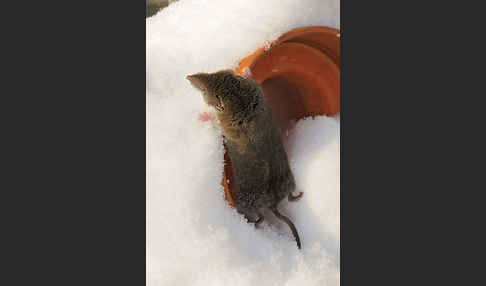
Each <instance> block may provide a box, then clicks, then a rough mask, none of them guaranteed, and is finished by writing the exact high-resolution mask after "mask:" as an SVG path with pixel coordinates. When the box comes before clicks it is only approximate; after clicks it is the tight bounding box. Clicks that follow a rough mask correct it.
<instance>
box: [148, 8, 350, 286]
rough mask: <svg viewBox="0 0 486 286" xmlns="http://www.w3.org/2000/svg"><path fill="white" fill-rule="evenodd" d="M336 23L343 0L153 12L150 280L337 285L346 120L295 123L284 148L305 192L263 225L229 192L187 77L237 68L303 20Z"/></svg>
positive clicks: (214, 138)
mask: <svg viewBox="0 0 486 286" xmlns="http://www.w3.org/2000/svg"><path fill="white" fill-rule="evenodd" d="M311 25H321V26H330V27H335V28H339V1H336V0H265V1H262V0H231V1H229V0H211V1H208V0H207V1H204V0H193V1H191V0H181V1H178V2H175V3H174V4H172V5H170V6H169V7H168V8H166V9H164V10H162V11H160V12H159V13H158V14H157V15H155V16H153V17H151V18H148V19H147V24H146V26H147V70H146V75H147V94H146V96H147V105H146V110H147V119H146V120H147V153H146V158H147V179H146V180H147V191H146V192H147V214H146V216H147V225H146V226H147V239H146V242H147V244H146V257H147V277H146V279H147V285H300V286H302V285H339V276H340V269H339V247H340V242H339V241H340V225H339V211H340V210H339V176H340V173H339V168H340V167H339V164H340V162H339V146H340V141H339V124H340V123H339V119H338V118H328V117H323V116H322V117H316V118H315V119H314V120H312V119H306V120H301V121H298V122H297V124H296V126H295V128H294V129H293V130H291V131H290V132H289V135H288V137H287V140H286V142H285V143H286V147H287V150H288V154H289V160H290V164H291V168H292V170H293V172H294V175H295V179H296V183H297V187H298V190H299V191H303V192H304V196H303V198H302V199H301V200H300V201H298V202H296V203H288V202H286V201H284V202H282V203H281V204H280V205H279V209H280V210H281V212H282V213H283V214H285V215H288V216H289V217H290V218H291V219H292V220H293V222H294V223H295V225H296V227H297V229H298V231H299V234H300V237H301V240H302V250H301V251H299V250H298V249H297V247H296V245H295V241H294V240H293V238H292V234H291V232H290V230H289V229H288V227H287V225H285V224H283V223H281V222H279V221H278V220H277V219H275V218H274V217H273V216H272V215H270V214H269V215H267V216H266V217H265V219H266V220H265V221H264V222H263V224H262V227H261V228H258V229H255V227H254V226H253V225H252V224H248V223H246V220H245V219H244V218H243V217H242V216H240V215H239V214H237V213H236V211H235V210H234V209H233V208H231V207H230V206H229V204H228V203H227V202H226V201H225V200H224V192H223V188H222V186H221V185H220V182H221V178H222V168H223V146H222V141H221V134H220V132H219V131H218V129H217V128H216V127H215V126H214V122H213V121H211V120H209V121H205V122H201V121H200V120H199V119H198V117H199V115H200V114H201V113H203V112H212V110H211V109H210V108H208V107H207V106H206V105H205V104H204V103H203V100H202V97H201V94H200V93H199V92H198V91H196V90H195V89H194V88H192V87H191V86H190V84H189V83H188V81H187V80H186V79H185V76H186V75H188V74H192V73H196V72H214V71H217V70H219V69H223V68H234V67H236V66H237V63H238V61H239V60H240V59H241V58H243V57H244V56H246V55H248V54H250V53H252V52H253V51H254V50H256V49H257V48H258V47H260V46H262V45H264V44H266V43H268V42H269V41H271V40H274V39H276V38H277V37H278V36H279V35H280V34H282V33H284V32H286V31H288V30H291V29H293V28H296V27H302V26H311Z"/></svg>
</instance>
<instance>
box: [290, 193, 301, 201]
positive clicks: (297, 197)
mask: <svg viewBox="0 0 486 286" xmlns="http://www.w3.org/2000/svg"><path fill="white" fill-rule="evenodd" d="M303 195H304V192H300V193H299V194H298V195H297V196H293V195H292V193H290V194H289V197H288V199H289V202H296V201H298V200H300V198H302V196H303Z"/></svg>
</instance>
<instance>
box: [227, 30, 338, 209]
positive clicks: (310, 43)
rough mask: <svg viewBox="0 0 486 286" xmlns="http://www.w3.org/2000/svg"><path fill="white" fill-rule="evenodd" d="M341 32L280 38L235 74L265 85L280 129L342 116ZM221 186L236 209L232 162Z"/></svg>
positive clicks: (297, 32) (243, 63) (294, 33)
mask: <svg viewBox="0 0 486 286" xmlns="http://www.w3.org/2000/svg"><path fill="white" fill-rule="evenodd" d="M340 43H341V42H340V32H339V30H336V29H332V28H328V27H315V26H314V27H303V28H297V29H294V30H291V31H289V32H287V33H285V34H283V35H282V36H280V37H279V38H278V39H277V40H276V41H275V42H273V43H272V44H271V45H270V48H269V49H265V48H264V47H261V48H260V49H258V50H257V51H255V52H254V53H253V54H252V55H250V56H248V57H246V58H244V59H242V60H241V61H240V64H239V66H238V68H237V69H236V73H238V74H240V75H244V74H246V73H248V70H249V71H250V73H248V74H249V75H250V76H251V77H252V78H253V79H254V80H256V81H257V82H258V83H260V84H261V85H262V88H263V91H264V94H265V97H266V98H267V99H268V100H269V102H270V104H271V106H272V111H273V115H274V117H275V118H276V120H277V122H278V124H279V126H280V128H281V129H282V130H285V129H287V128H288V122H289V121H290V120H291V119H301V118H304V117H308V116H315V115H335V114H337V113H339V110H340V98H339V96H340V63H341V60H340ZM224 158H225V165H224V175H223V181H222V185H223V186H224V188H225V196H226V200H228V202H229V203H230V205H232V206H234V202H233V200H232V197H231V190H232V187H233V182H234V174H233V170H232V168H231V159H230V158H229V155H228V153H227V152H225V155H224Z"/></svg>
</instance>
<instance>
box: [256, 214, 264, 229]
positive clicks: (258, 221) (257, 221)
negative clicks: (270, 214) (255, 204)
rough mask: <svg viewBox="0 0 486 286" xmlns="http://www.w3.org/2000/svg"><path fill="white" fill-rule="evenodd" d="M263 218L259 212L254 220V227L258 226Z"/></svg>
mask: <svg viewBox="0 0 486 286" xmlns="http://www.w3.org/2000/svg"><path fill="white" fill-rule="evenodd" d="M263 220H264V218H263V215H261V214H259V215H258V219H257V220H256V221H255V227H258V226H259V225H260V224H261V223H262V222H263Z"/></svg>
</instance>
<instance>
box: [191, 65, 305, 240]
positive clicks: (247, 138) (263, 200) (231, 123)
mask: <svg viewBox="0 0 486 286" xmlns="http://www.w3.org/2000/svg"><path fill="white" fill-rule="evenodd" d="M187 79H188V80H189V81H190V82H191V84H192V85H193V86H194V87H196V88H197V89H199V90H201V91H202V93H203V98H204V101H205V102H206V103H207V104H208V105H210V106H213V107H215V108H216V110H217V112H216V116H217V118H218V119H219V121H220V124H221V125H220V128H221V130H222V133H223V135H224V137H225V140H226V147H227V149H228V152H229V156H230V158H231V162H232V167H233V171H234V174H235V184H234V188H233V189H232V190H231V196H232V198H233V201H234V203H235V207H236V209H237V210H238V212H240V213H243V214H244V215H245V217H247V218H248V220H249V221H252V222H255V225H258V224H259V223H261V222H262V221H263V210H264V209H269V210H271V211H272V212H273V213H274V214H275V216H276V217H277V218H279V219H281V220H283V221H284V222H286V223H287V224H288V225H289V227H290V229H291V230H292V233H293V235H294V237H295V240H296V242H297V246H298V247H299V248H300V247H301V244H300V238H299V235H298V233H297V229H296V228H295V226H294V224H293V223H292V222H291V221H290V219H288V218H287V217H285V216H283V215H281V214H280V213H279V212H278V210H277V205H278V204H279V203H280V202H281V201H282V200H283V199H284V198H286V197H287V198H288V199H289V201H296V200H298V199H300V197H301V196H302V192H301V193H300V194H299V195H297V196H293V195H292V191H294V190H295V181H294V176H293V174H292V171H291V170H290V167H289V164H288V160H287V154H286V153H285V149H284V146H283V143H282V138H281V135H280V131H279V129H278V128H277V127H276V124H275V120H274V118H273V116H272V111H271V108H270V105H269V104H268V102H267V100H266V99H265V97H264V96H263V91H262V89H261V87H260V85H259V84H258V83H257V82H255V81H254V80H252V79H248V78H244V77H241V76H238V75H236V74H235V73H234V72H233V71H231V70H223V71H220V72H216V73H211V74H207V73H198V74H194V75H190V76H188V77H187Z"/></svg>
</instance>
